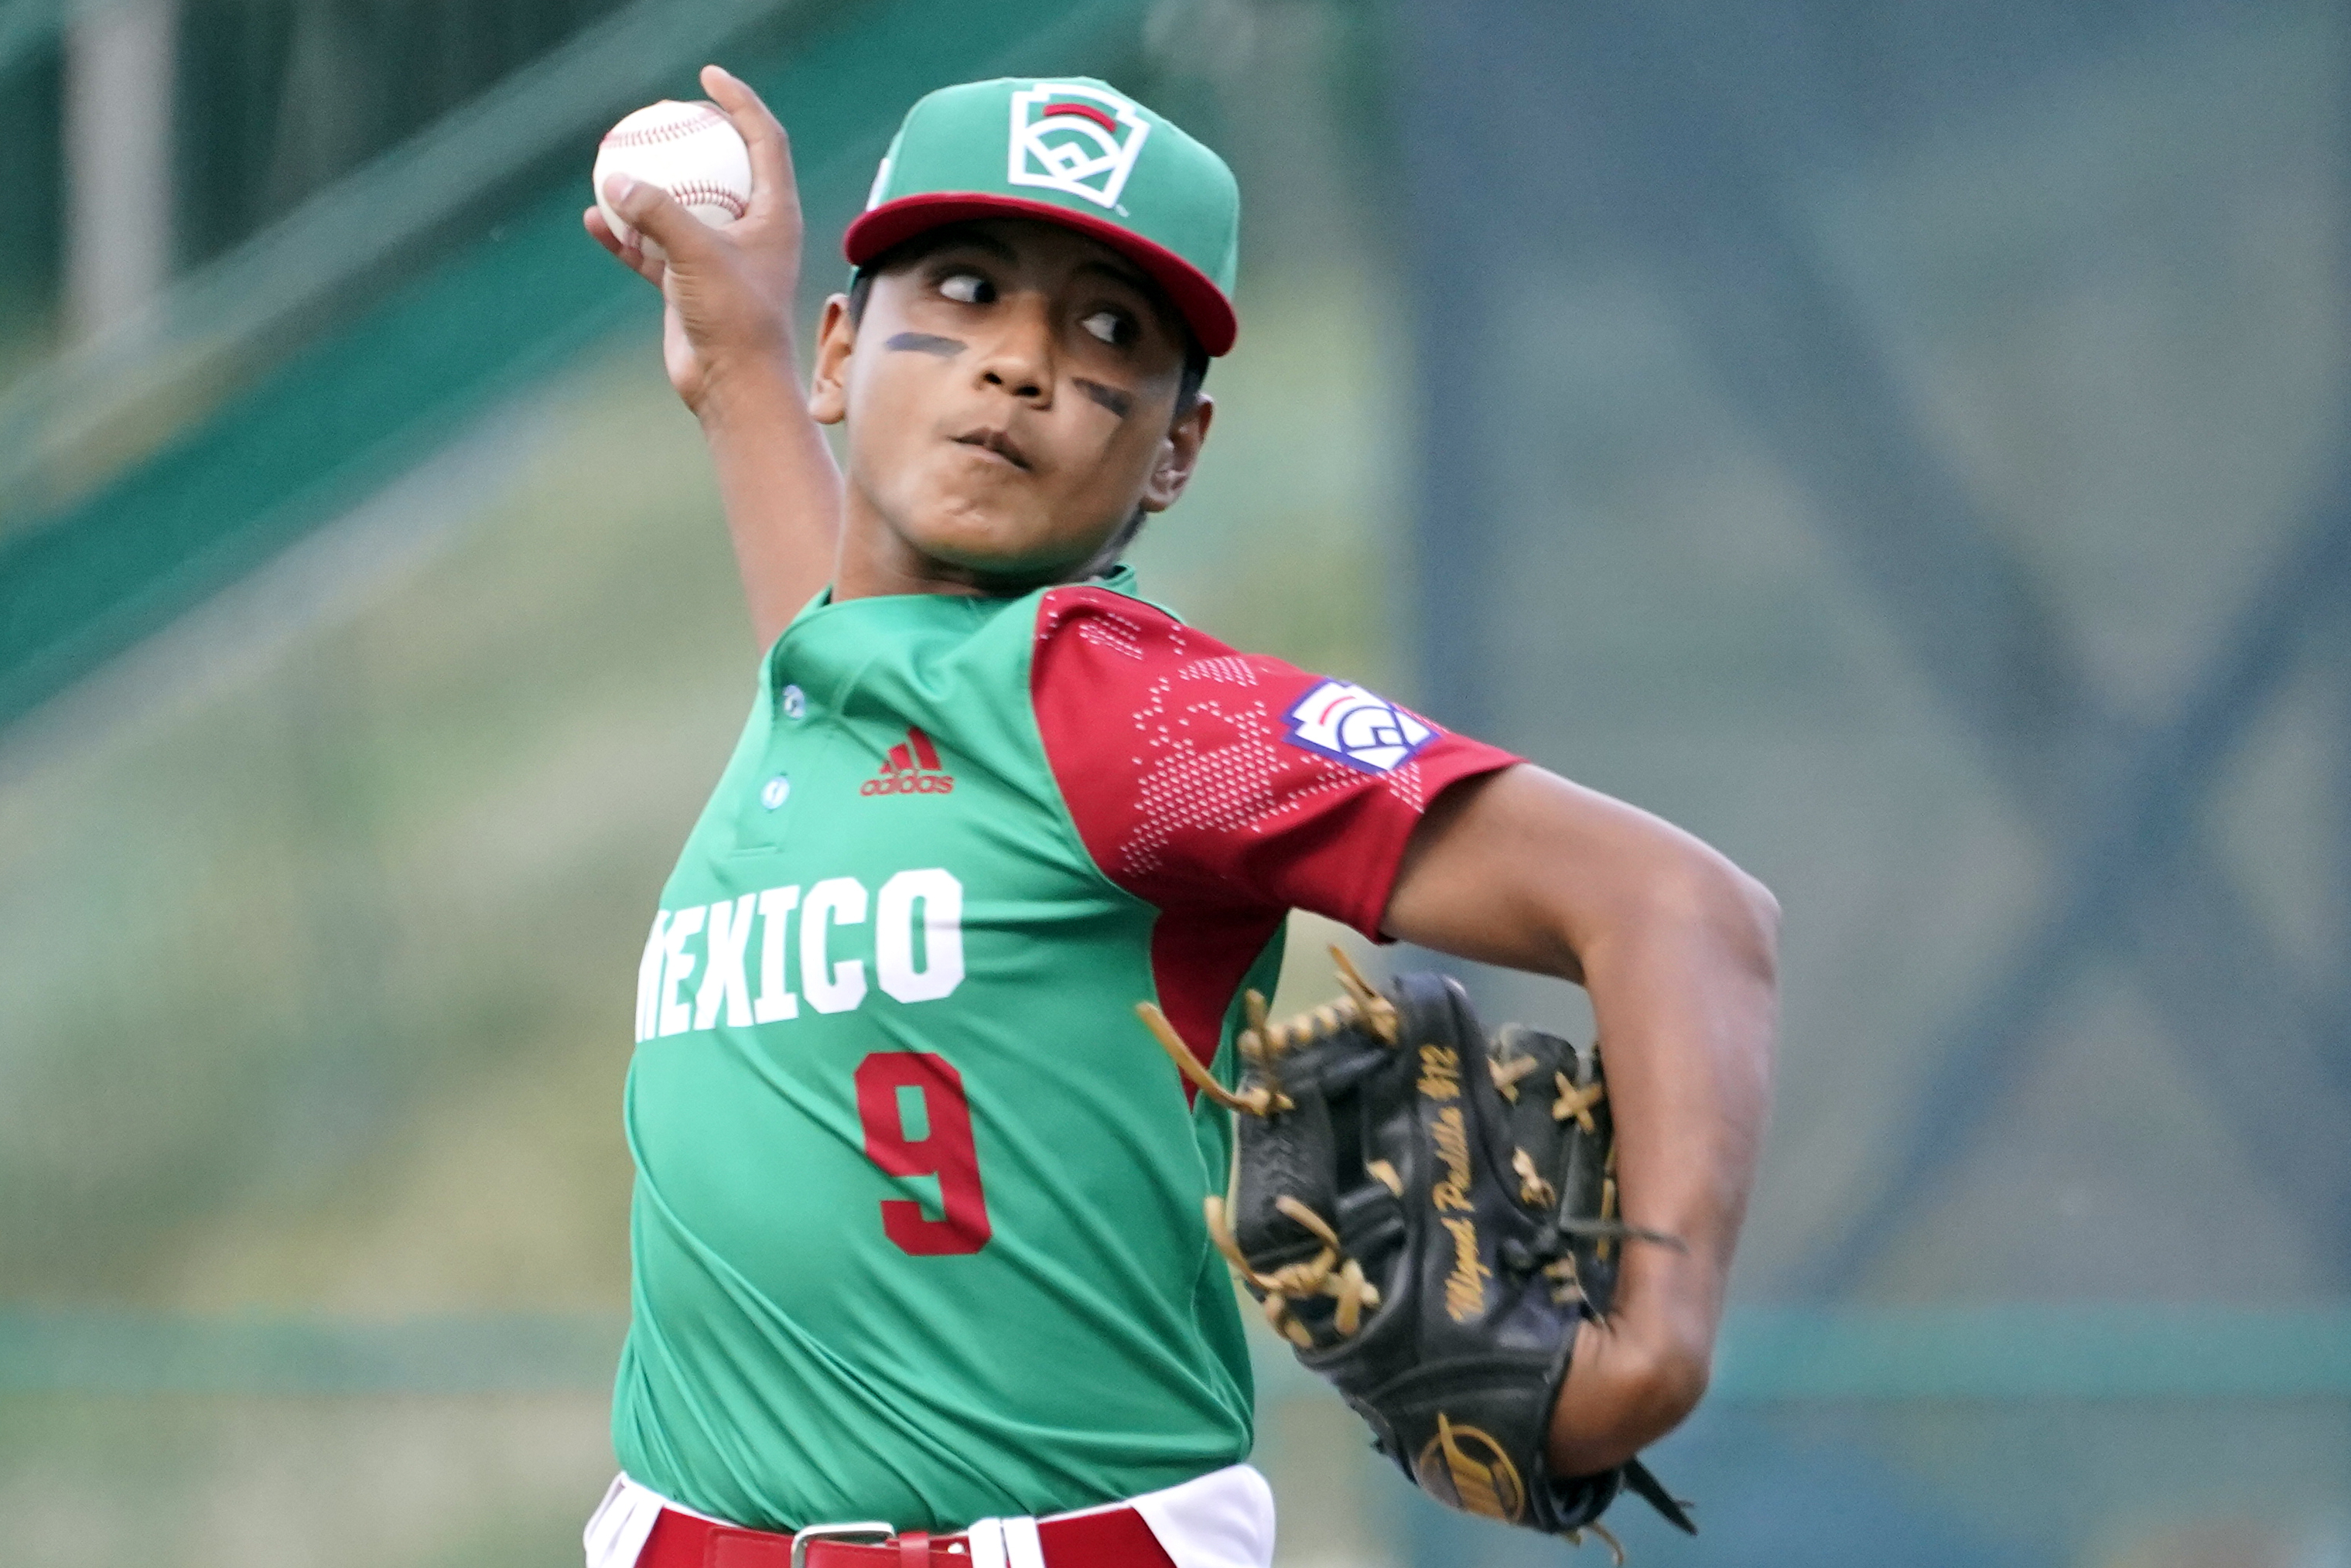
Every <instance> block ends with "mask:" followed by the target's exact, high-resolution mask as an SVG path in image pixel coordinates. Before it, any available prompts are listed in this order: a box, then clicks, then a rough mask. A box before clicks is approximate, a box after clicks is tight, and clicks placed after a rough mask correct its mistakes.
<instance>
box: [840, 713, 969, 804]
mask: <svg viewBox="0 0 2351 1568" xmlns="http://www.w3.org/2000/svg"><path fill="white" fill-rule="evenodd" d="M954 789H955V775H954V774H952V773H950V772H948V771H947V770H946V766H945V765H944V764H943V763H941V762H940V761H939V749H938V747H935V746H933V745H932V744H931V737H929V736H927V735H925V734H924V733H923V732H922V731H921V730H919V729H916V728H915V727H914V726H912V725H909V726H907V727H906V738H905V740H904V742H903V743H902V744H900V745H897V746H893V747H891V748H890V755H889V756H888V757H886V758H883V762H882V771H881V772H879V773H877V774H875V775H874V776H873V777H872V778H871V779H867V780H866V781H865V782H864V783H862V784H860V785H859V786H858V787H857V792H858V793H859V794H861V795H946V794H950V793H952V792H953V791H954Z"/></svg>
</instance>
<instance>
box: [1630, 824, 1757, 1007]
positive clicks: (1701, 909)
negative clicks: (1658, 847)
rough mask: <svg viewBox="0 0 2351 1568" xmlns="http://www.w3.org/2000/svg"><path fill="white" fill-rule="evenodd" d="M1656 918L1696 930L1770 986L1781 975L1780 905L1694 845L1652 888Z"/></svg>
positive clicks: (1729, 865) (1745, 876)
mask: <svg viewBox="0 0 2351 1568" xmlns="http://www.w3.org/2000/svg"><path fill="white" fill-rule="evenodd" d="M1653 890H1654V900H1655V907H1656V914H1657V915H1659V916H1660V917H1661V918H1663V919H1666V920H1669V921H1673V922H1677V923H1679V924H1682V925H1687V926H1691V927H1695V928H1697V929H1698V930H1701V931H1703V932H1705V933H1706V935H1707V936H1708V938H1709V939H1710V940H1711V941H1712V943H1713V944H1714V945H1715V946H1719V948H1720V949H1722V950H1723V951H1724V952H1725V953H1726V954H1727V955H1728V956H1729V957H1731V958H1732V959H1733V960H1734V961H1735V962H1736V963H1737V964H1738V965H1739V967H1740V968H1742V969H1744V970H1746V971H1747V972H1748V973H1749V974H1750V975H1752V976H1753V977H1755V978H1756V979H1758V980H1760V981H1761V982H1762V983H1763V984H1764V985H1766V986H1776V985H1777V984H1778V981H1779V971H1780V901H1779V900H1778V899H1777V898H1775V897H1773V896H1772V894H1771V889H1770V888H1768V887H1766V886H1764V885H1763V884H1762V883H1761V882H1759V881H1757V880H1756V879H1755V878H1754V877H1752V876H1750V875H1749V874H1748V873H1746V872H1744V871H1741V870H1740V868H1739V867H1738V866H1737V865H1735V864H1733V863H1732V862H1731V861H1730V860H1729V857H1727V856H1725V855H1723V854H1722V853H1720V852H1719V851H1716V850H1713V849H1710V848H1708V846H1707V845H1705V844H1703V843H1699V842H1698V841H1696V840H1690V841H1687V842H1686V844H1685V845H1684V846H1682V852H1681V854H1680V855H1679V856H1677V863H1676V864H1675V865H1674V866H1673V868H1672V869H1671V870H1670V871H1669V872H1668V873H1666V874H1664V875H1662V876H1660V877H1659V878H1658V879H1657V880H1656V883H1654V884H1653Z"/></svg>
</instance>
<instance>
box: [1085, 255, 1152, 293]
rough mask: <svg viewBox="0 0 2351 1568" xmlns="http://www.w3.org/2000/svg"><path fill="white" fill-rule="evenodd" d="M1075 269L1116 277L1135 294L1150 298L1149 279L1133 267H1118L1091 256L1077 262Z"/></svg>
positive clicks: (1113, 263)
mask: <svg viewBox="0 0 2351 1568" xmlns="http://www.w3.org/2000/svg"><path fill="white" fill-rule="evenodd" d="M1077 270H1078V271H1080V272H1099V273H1101V274H1102V276H1103V277H1113V278H1116V279H1117V280H1118V281H1119V282H1121V283H1123V284H1125V285H1126V286H1127V287H1129V288H1132V289H1134V291H1135V292H1136V293H1137V294H1140V295H1142V296H1143V297H1144V298H1145V299H1148V298H1151V292H1152V287H1151V280H1150V279H1149V278H1146V277H1144V276H1143V274H1141V273H1139V272H1137V271H1135V270H1134V268H1133V267H1120V266H1119V265H1117V264H1116V263H1115V262H1108V261H1103V260H1101V259H1100V258H1093V259H1090V260H1086V261H1081V262H1080V263H1078V266H1077Z"/></svg>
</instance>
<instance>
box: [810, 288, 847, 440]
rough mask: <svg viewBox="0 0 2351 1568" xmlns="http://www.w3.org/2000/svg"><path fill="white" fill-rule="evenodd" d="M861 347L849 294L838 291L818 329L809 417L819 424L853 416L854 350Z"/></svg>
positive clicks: (811, 373) (825, 307)
mask: <svg viewBox="0 0 2351 1568" xmlns="http://www.w3.org/2000/svg"><path fill="white" fill-rule="evenodd" d="M856 347H857V324H856V323H855V322H853V321H852V320H851V319H849V296H848V295H846V294H836V295H833V296H832V297H831V298H829V299H827V300H826V301H825V302H824V316H823V318H822V319H820V321H819V322H818V323H817V329H816V367H815V369H814V370H812V371H810V373H809V416H810V418H812V419H814V420H815V421H816V422H817V423H819V424H839V423H841V421H842V420H844V419H846V418H847V417H849V388H848V387H847V385H846V384H844V382H843V378H844V377H845V376H847V375H848V373H849V355H850V351H851V350H853V349H855V348H856Z"/></svg>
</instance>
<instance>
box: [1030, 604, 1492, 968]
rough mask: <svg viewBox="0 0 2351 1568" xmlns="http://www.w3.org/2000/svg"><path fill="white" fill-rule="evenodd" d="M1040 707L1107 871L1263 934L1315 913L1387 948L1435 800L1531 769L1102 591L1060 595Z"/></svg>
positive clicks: (1042, 644)
mask: <svg viewBox="0 0 2351 1568" xmlns="http://www.w3.org/2000/svg"><path fill="white" fill-rule="evenodd" d="M1029 692H1030V695H1031V698H1032V699H1033V701H1034V704H1035V707H1036V713H1037V723H1038V727H1039V728H1040V731H1041V732H1042V734H1043V737H1044V742H1045V756H1046V759H1047V761H1048V762H1049V763H1050V766H1051V768H1052V769H1053V775H1054V778H1055V779H1056V781H1057V782H1058V783H1059V784H1060V786H1061V796H1062V799H1064V800H1067V801H1068V802H1069V807H1070V812H1071V816H1072V817H1074V818H1075V819H1076V821H1077V826H1078V831H1079V833H1080V835H1081V837H1083V839H1084V840H1085V844H1086V848H1087V850H1088V851H1089V852H1091V853H1092V856H1093V859H1094V863H1095V864H1097V865H1099V866H1100V867H1101V868H1102V871H1103V872H1104V873H1106V874H1107V875H1108V876H1109V877H1110V878H1111V879H1112V880H1113V882H1116V883H1118V884H1119V885H1120V886H1122V887H1123V888H1125V889H1126V890H1127V891H1128V892H1130V893H1133V894H1135V895H1136V896H1137V897H1139V898H1142V899H1144V900H1146V901H1148V902H1149V903H1152V904H1156V905H1158V906H1159V907H1160V908H1161V909H1163V910H1170V911H1183V912H1186V913H1188V914H1192V915H1208V914H1212V913H1214V914H1222V915H1226V916H1228V917H1232V916H1239V917H1242V919H1243V921H1244V923H1245V924H1247V925H1250V926H1252V927H1254V926H1256V925H1259V919H1258V918H1251V917H1262V916H1266V915H1270V916H1271V917H1272V918H1273V919H1275V920H1278V919H1279V918H1280V915H1282V914H1283V913H1285V912H1287V911H1288V910H1290V909H1293V908H1296V909H1311V910H1312V911H1314V912H1315V913H1316V914H1318V915H1329V916H1330V917H1331V918H1332V919H1334V920H1340V921H1343V922H1345V923H1346V924H1347V925H1352V926H1353V927H1354V928H1355V929H1356V930H1358V931H1360V932H1362V933H1363V934H1364V936H1369V937H1372V938H1374V940H1378V939H1379V938H1380V929H1379V926H1380V917H1381V915H1383V914H1384V913H1385V912H1386V909H1387V901H1388V892H1389V889H1390V888H1391V887H1392V886H1393V885H1394V883H1395V873H1396V866H1397V864H1398V862H1400V861H1401V860H1402V859H1403V856H1404V850H1405V841H1406V840H1407V839H1408V838H1409V837H1410V836H1411V834H1412V830H1413V828H1414V826H1415V824H1416V823H1417V822H1418V821H1420V816H1421V813H1422V812H1423V811H1424V810H1426V809H1427V806H1428V802H1429V801H1431V800H1435V799H1436V798H1437V795H1438V793H1439V792H1440V791H1442V790H1443V789H1445V787H1446V786H1447V785H1448V784H1452V783H1455V782H1457V781H1458V780H1460V779H1468V778H1471V777H1473V776H1475V775H1477V774H1480V773H1490V772H1492V771H1494V770H1495V769H1497V768H1507V767H1509V766H1510V764H1512V763H1514V762H1516V761H1518V760H1519V758H1516V757H1513V756H1512V755H1510V753H1509V752H1507V751H1502V750H1499V749H1497V748H1496V747H1490V746H1488V745H1485V744H1484V743H1482V742H1479V741H1475V740H1471V739H1468V737H1463V736H1458V735H1453V734H1450V733H1448V732H1447V731H1445V730H1443V729H1440V728H1438V727H1437V726H1436V725H1434V724H1431V723H1430V722H1429V721H1428V720H1426V719H1425V718H1423V717H1421V716H1419V715H1417V714H1415V713H1412V712H1410V711H1409V710H1407V709H1405V708H1402V707H1398V706H1395V705H1394V704H1392V703H1389V702H1387V701H1386V700H1385V699H1384V698H1382V697H1379V696H1376V695H1373V694H1372V693H1370V692H1367V691H1365V690H1364V688H1363V687H1361V686H1358V685H1352V684H1350V683H1348V682H1345V681H1335V680H1328V679H1325V678H1324V677H1322V676H1320V675H1314V674H1308V673H1307V672H1305V671H1303V670H1301V669H1298V668H1296V667H1295V666H1293V665H1290V664H1283V663H1282V662H1281V661H1280V660H1279V659H1270V658H1266V657H1264V656H1262V655H1259V654H1251V653H1236V652H1234V651H1233V650H1232V649H1230V648H1228V647H1227V646H1225V645H1224V644H1223V643H1219V642H1217V640H1216V639H1215V638H1213V637H1209V636H1206V635H1204V634H1202V633H1201V632H1196V631H1194V630H1193V629H1192V628H1190V627H1188V626H1186V625H1184V624H1183V623H1182V622H1179V621H1176V620H1175V618H1174V617H1172V616H1169V615H1167V614H1165V612H1161V611H1158V610H1155V609H1153V608H1152V607H1151V606H1149V605H1147V604H1144V603H1141V602H1140V601H1135V600H1133V599H1129V598H1127V597H1126V596H1125V595H1123V594H1120V593H1113V592H1112V591H1109V590H1106V589H1101V588H1085V587H1080V588H1060V589H1055V590H1053V591H1051V592H1050V593H1048V594H1046V595H1045V596H1044V600H1043V601H1042V604H1041V606H1040V610H1039V612H1038V617H1037V647H1036V653H1035V661H1034V664H1032V666H1031V669H1030V674H1029ZM1270 932H1271V924H1270V921H1269V922H1266V923H1265V924H1264V933H1265V934H1266V935H1270ZM1262 940H1263V936H1259V942H1260V944H1261V943H1262ZM1228 995H1229V992H1228Z"/></svg>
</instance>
